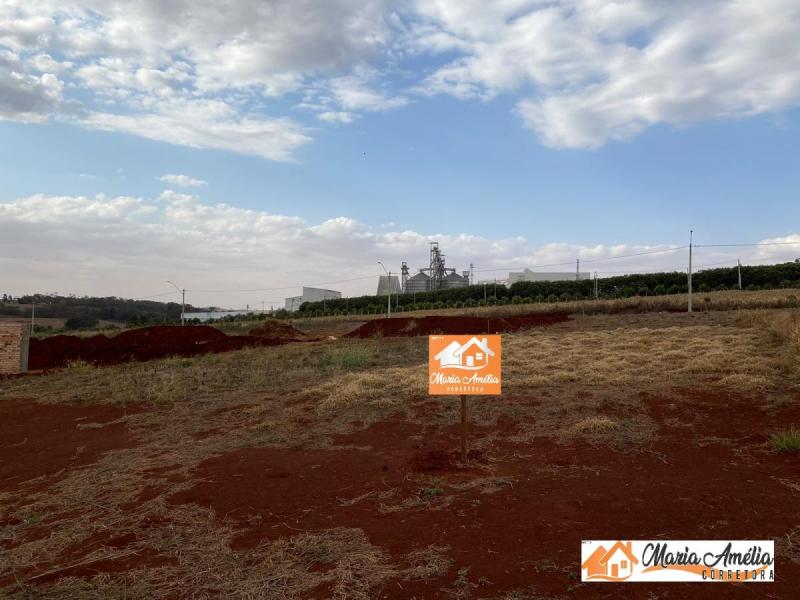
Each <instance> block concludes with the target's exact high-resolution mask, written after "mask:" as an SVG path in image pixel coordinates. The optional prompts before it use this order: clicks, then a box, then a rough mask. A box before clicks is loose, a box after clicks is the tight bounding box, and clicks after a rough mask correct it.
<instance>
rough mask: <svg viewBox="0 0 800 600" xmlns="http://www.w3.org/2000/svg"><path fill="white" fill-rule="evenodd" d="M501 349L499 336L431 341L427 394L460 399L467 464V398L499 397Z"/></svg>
mask: <svg viewBox="0 0 800 600" xmlns="http://www.w3.org/2000/svg"><path fill="white" fill-rule="evenodd" d="M501 364H502V348H501V339H500V336H499V335H484V334H478V335H431V336H429V337H428V394H430V395H431V396H461V461H462V462H467V436H468V433H469V431H468V428H469V414H468V406H467V396H490V395H497V394H500V393H501V391H502V388H501V379H502V368H501Z"/></svg>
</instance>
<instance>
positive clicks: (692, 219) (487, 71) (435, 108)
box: [0, 0, 800, 308]
mask: <svg viewBox="0 0 800 600" xmlns="http://www.w3.org/2000/svg"><path fill="white" fill-rule="evenodd" d="M0 182H1V183H2V185H1V186H0V291H2V292H4V293H12V294H14V295H19V294H25V293H32V292H40V293H50V292H57V293H60V294H68V293H72V294H78V295H84V294H87V295H117V296H123V297H132V298H144V297H153V298H155V299H160V300H174V299H175V298H176V296H177V292H175V290H174V289H173V288H172V287H171V286H170V285H169V284H168V283H166V281H167V280H171V281H174V282H176V283H177V284H178V285H179V287H184V288H187V289H188V290H190V291H189V292H187V301H189V302H191V303H192V304H195V305H198V306H201V305H202V306H207V305H217V306H224V307H230V308H239V307H243V306H244V305H246V304H250V305H251V306H258V305H259V304H260V303H262V302H263V303H265V305H280V304H282V302H283V298H284V297H286V296H290V295H295V294H298V293H299V286H301V285H325V286H326V287H330V288H333V289H337V290H340V291H342V292H343V293H345V295H359V294H363V293H374V290H375V287H376V284H377V276H378V274H379V273H382V272H383V271H382V268H381V266H380V265H378V261H381V262H383V263H384V264H385V265H386V267H387V268H388V269H390V270H392V271H393V272H397V271H398V270H399V267H400V262H401V261H407V262H408V264H409V266H410V267H411V269H412V271H413V270H415V269H416V268H420V267H424V266H426V263H427V255H428V247H429V243H430V242H432V241H438V242H439V244H440V246H441V247H442V249H443V251H444V253H445V255H446V260H447V264H448V266H452V267H456V268H458V269H459V271H460V270H465V269H468V268H469V264H470V263H472V264H474V265H475V267H474V269H475V280H476V281H480V280H493V279H495V278H497V279H504V278H506V277H507V274H508V271H509V270H518V269H521V268H525V267H529V268H532V269H534V270H541V271H553V270H558V271H564V270H574V264H575V260H576V259H578V258H579V259H580V260H581V261H582V262H583V265H584V267H583V269H582V270H587V271H590V272H595V271H596V272H598V273H599V274H600V276H603V275H604V274H608V275H610V274H617V273H622V272H639V271H653V270H662V269H668V270H685V269H686V267H687V250H686V249H685V248H683V246H685V245H686V244H687V243H688V236H689V230H692V229H693V230H694V232H695V234H694V235H695V242H696V243H698V244H700V245H701V246H702V245H705V246H706V247H698V248H696V252H695V256H696V261H695V265H696V266H699V267H701V268H702V267H703V266H706V265H711V266H715V265H720V266H725V265H732V264H735V262H736V260H737V259H741V260H742V261H743V262H744V263H746V264H763V263H770V262H778V261H783V260H794V259H795V258H797V257H800V225H799V223H800V201H799V200H800V198H798V190H800V3H798V2H797V1H796V0H738V1H731V0H724V1H723V0H705V1H704V2H696V1H689V0H676V1H674V2H662V1H659V0H630V1H615V2H612V1H604V0H562V1H555V0H547V1H545V0H497V1H495V2H491V3H486V2H482V1H478V0H420V1H418V2H417V1H412V0H408V1H404V2H399V1H392V0H326V1H325V2H320V1H316V2H315V1H311V0H238V1H237V2H235V3H233V4H228V3H220V2H216V1H212V0H171V1H169V0H166V1H163V0H142V1H140V2H136V3H131V2H122V1H119V0H84V1H72V0H59V1H48V0H41V1H40V0H25V1H18V0H0ZM744 243H754V244H755V243H760V244H765V245H759V246H741V247H719V246H713V247H712V245H718V244H744ZM795 243H796V244H795ZM773 244H774V245H773ZM630 255H635V256H630Z"/></svg>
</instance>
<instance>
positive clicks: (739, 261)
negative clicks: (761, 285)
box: [736, 260, 742, 291]
mask: <svg viewBox="0 0 800 600" xmlns="http://www.w3.org/2000/svg"><path fill="white" fill-rule="evenodd" d="M736 264H737V265H738V268H739V290H740V291H741V289H742V261H741V260H737V261H736Z"/></svg>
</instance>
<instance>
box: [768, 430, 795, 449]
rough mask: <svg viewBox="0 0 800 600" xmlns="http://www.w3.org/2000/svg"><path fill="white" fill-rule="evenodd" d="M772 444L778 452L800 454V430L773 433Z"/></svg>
mask: <svg viewBox="0 0 800 600" xmlns="http://www.w3.org/2000/svg"><path fill="white" fill-rule="evenodd" d="M770 443H771V444H772V447H773V448H775V450H777V451H778V452H800V429H797V428H796V427H792V428H790V429H787V430H785V431H779V432H777V433H773V434H772V436H771V437H770Z"/></svg>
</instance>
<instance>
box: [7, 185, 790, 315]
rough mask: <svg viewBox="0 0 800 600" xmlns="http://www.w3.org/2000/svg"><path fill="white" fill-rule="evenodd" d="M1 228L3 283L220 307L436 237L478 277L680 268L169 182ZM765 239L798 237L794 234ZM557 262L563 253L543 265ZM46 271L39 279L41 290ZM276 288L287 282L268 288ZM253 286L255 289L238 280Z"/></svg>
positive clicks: (659, 257) (369, 284)
mask: <svg viewBox="0 0 800 600" xmlns="http://www.w3.org/2000/svg"><path fill="white" fill-rule="evenodd" d="M0 230H2V231H3V232H4V235H3V236H0V271H1V272H2V273H3V274H4V276H5V277H4V280H5V281H6V282H11V281H13V282H14V288H13V289H3V290H0V292H3V293H13V294H15V295H16V294H22V293H31V292H59V293H62V294H65V293H76V294H89V295H112V294H113V295H118V296H123V297H144V296H149V295H153V294H161V293H165V292H169V291H170V289H169V286H168V285H167V284H165V283H164V282H165V281H166V280H167V279H171V280H173V281H176V282H178V283H179V285H181V286H184V287H186V288H187V289H190V290H206V291H197V292H192V294H191V295H190V298H189V300H190V302H192V303H193V304H197V305H210V304H214V305H221V306H227V307H239V306H244V305H245V304H248V303H249V304H251V305H257V304H260V302H262V301H263V302H265V303H266V304H267V305H270V304H275V305H279V304H281V303H282V301H283V298H284V297H286V296H290V295H294V294H295V293H296V289H297V286H300V285H310V284H328V285H329V287H331V288H333V289H338V290H341V291H342V292H344V293H345V294H346V295H360V294H364V293H374V291H375V289H376V285H377V276H378V275H379V273H382V271H381V269H380V267H379V266H378V265H377V263H376V261H378V260H380V261H382V262H384V264H386V265H387V266H388V267H389V268H391V269H392V270H393V271H395V270H399V266H400V262H401V261H407V262H408V263H409V265H410V266H411V267H412V268H418V267H422V266H424V264H425V263H426V261H427V253H428V243H429V242H431V241H438V242H439V243H440V244H441V245H442V247H443V248H444V249H445V251H446V253H447V257H448V258H447V260H448V264H449V265H450V266H453V267H457V268H459V269H468V268H469V263H470V262H472V263H474V264H475V269H476V273H475V279H476V281H479V280H492V279H493V278H498V279H504V278H505V277H507V274H508V270H509V269H515V270H516V269H520V268H523V267H528V266H530V267H536V266H540V268H539V269H538V270H542V271H553V270H556V271H571V270H573V269H574V267H573V265H574V261H575V259H576V258H580V259H581V261H582V270H587V271H598V272H600V273H601V274H603V273H608V274H611V273H618V272H637V271H652V270H674V269H685V268H686V258H687V257H686V251H685V250H681V251H677V252H663V253H654V254H647V255H644V256H639V257H631V258H624V259H619V260H617V259H614V258H613V257H620V256H625V255H629V254H635V253H641V252H657V251H659V250H666V249H669V247H670V246H667V245H657V244H648V243H646V240H645V241H643V243H642V244H640V245H607V244H597V245H594V246H580V245H574V244H563V243H550V244H544V245H537V244H534V243H532V242H531V241H530V240H528V239H526V238H524V237H512V238H505V239H489V238H486V237H483V236H479V235H474V234H472V233H470V232H464V233H460V234H452V233H450V234H442V233H437V232H435V231H432V232H417V231H408V230H398V229H396V228H394V227H391V228H389V229H388V230H387V229H385V228H382V227H377V228H372V227H370V226H368V225H366V224H364V223H361V222H359V221H356V220H354V219H352V218H349V217H346V216H342V217H338V218H334V219H330V220H327V221H324V222H321V223H308V222H306V221H305V220H304V219H302V218H299V217H296V216H284V215H274V214H271V213H267V212H264V211H257V210H249V209H243V208H237V207H234V206H231V205H229V204H213V205H212V204H206V203H204V202H202V201H201V200H200V199H199V198H198V197H197V196H195V195H192V194H186V193H181V192H176V191H174V190H165V191H163V192H162V193H161V194H160V195H159V196H158V197H156V198H138V197H128V196H117V197H106V196H103V195H99V196H95V197H84V196H46V195H43V194H37V195H34V196H30V197H27V198H20V199H17V200H12V201H8V202H0ZM726 241H728V240H726ZM768 241H784V242H788V241H791V242H800V234H793V235H789V236H785V237H782V238H776V239H774V240H768ZM797 256H800V246H762V247H756V248H749V249H741V248H737V249H735V250H731V249H719V250H717V249H711V248H707V249H699V250H698V251H697V254H696V262H695V264H696V265H699V266H701V267H702V266H703V265H706V264H715V263H717V262H719V261H726V263H727V264H728V265H732V264H735V261H736V258H737V257H741V258H742V259H743V261H745V262H751V263H763V262H776V261H780V260H793V259H794V258H796V257H797ZM557 263H567V264H566V265H564V266H552V267H541V266H542V265H554V264H557ZM43 281H47V282H48V286H49V287H48V289H42V287H41V286H42V283H41V282H43ZM6 285H8V283H7V284H6ZM284 287H285V288H289V289H285V290H283V289H281V290H272V291H268V290H266V289H265V288H284ZM254 289H258V290H263V291H254V292H244V291H237V290H254ZM221 290H225V291H221ZM161 299H162V300H163V299H165V298H161ZM166 299H169V298H166Z"/></svg>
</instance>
